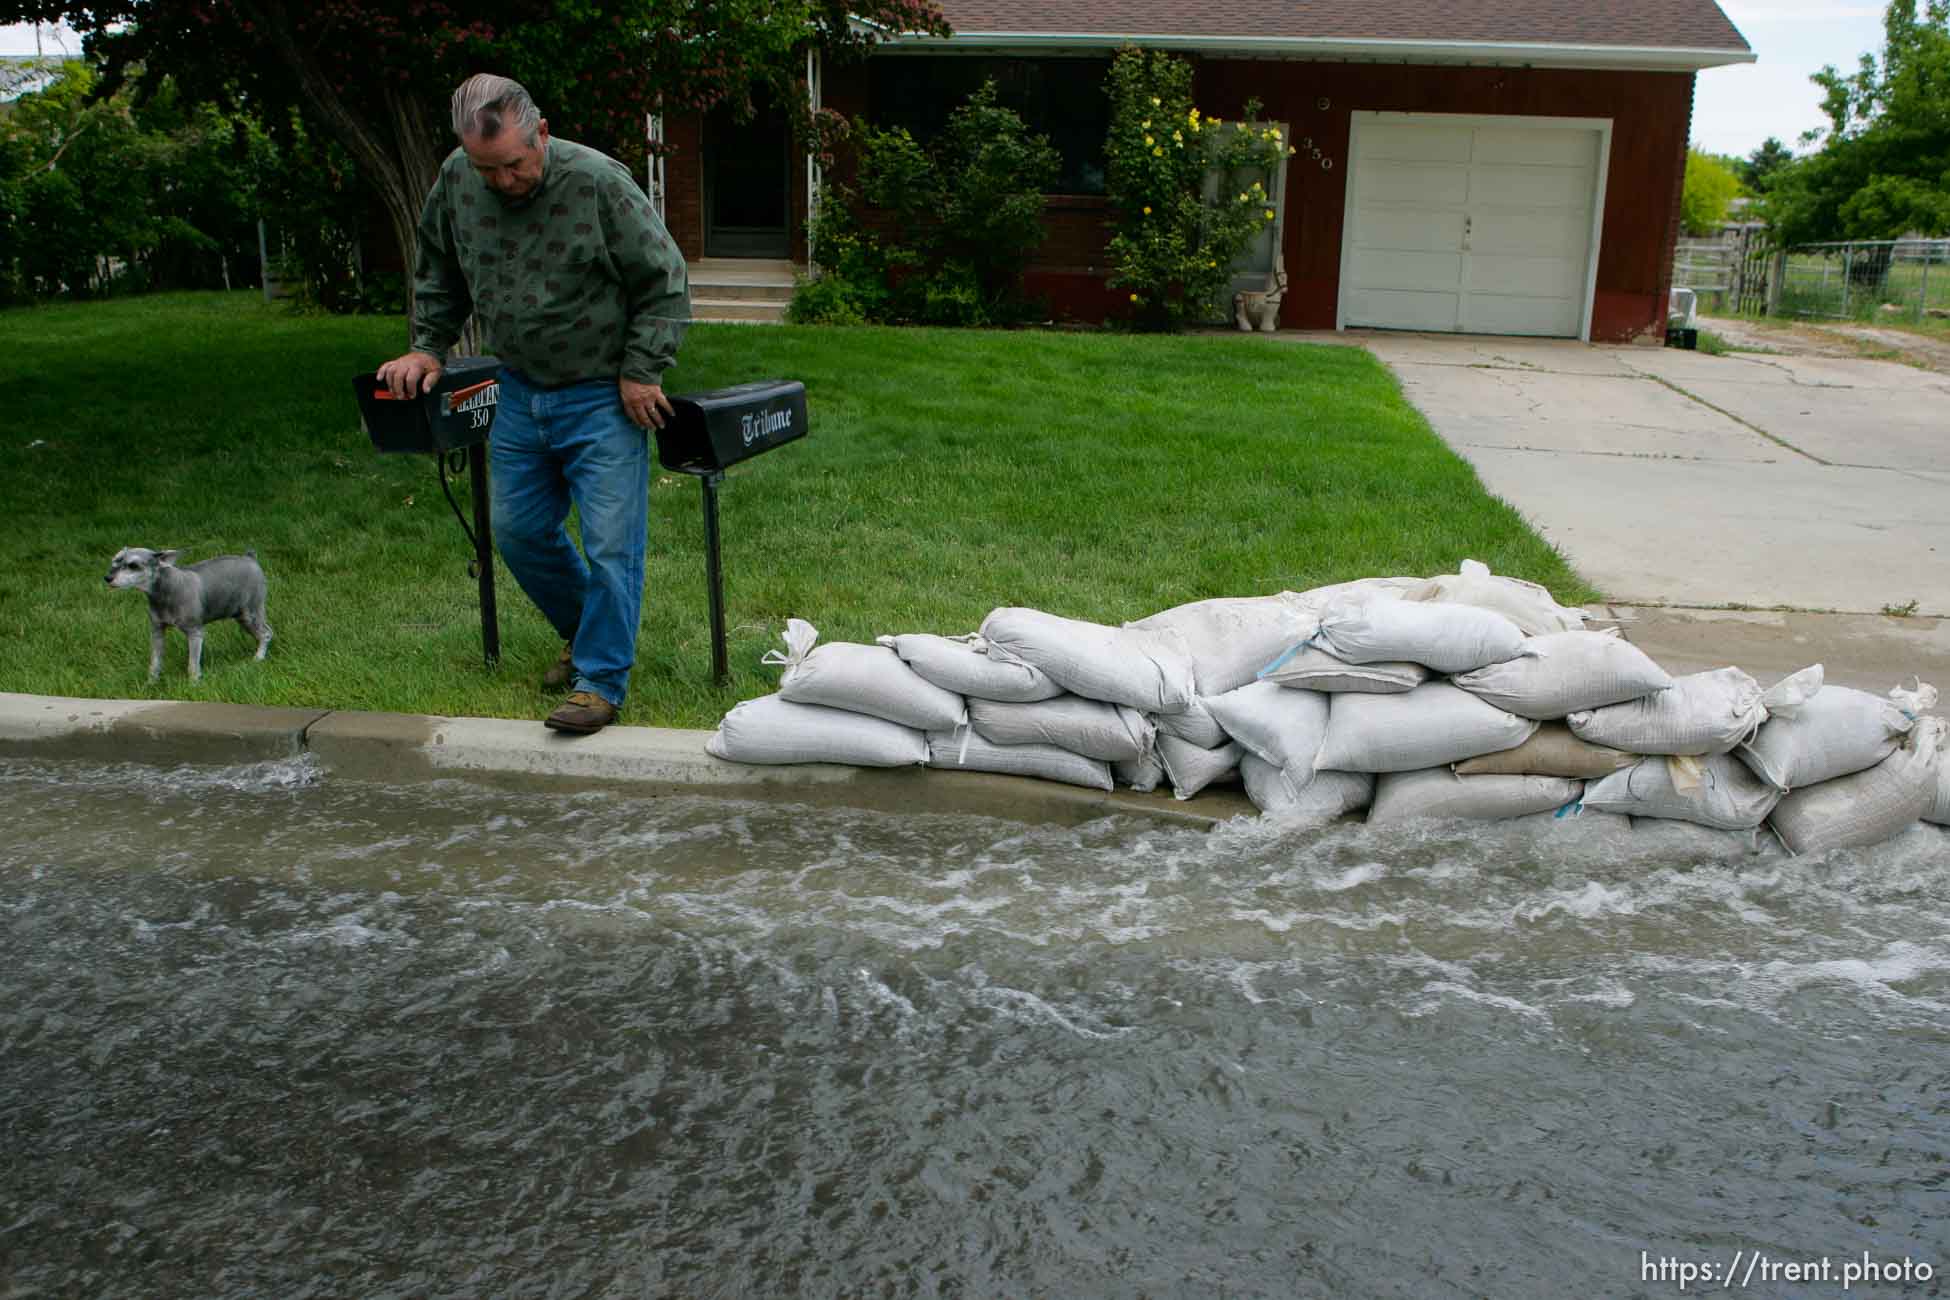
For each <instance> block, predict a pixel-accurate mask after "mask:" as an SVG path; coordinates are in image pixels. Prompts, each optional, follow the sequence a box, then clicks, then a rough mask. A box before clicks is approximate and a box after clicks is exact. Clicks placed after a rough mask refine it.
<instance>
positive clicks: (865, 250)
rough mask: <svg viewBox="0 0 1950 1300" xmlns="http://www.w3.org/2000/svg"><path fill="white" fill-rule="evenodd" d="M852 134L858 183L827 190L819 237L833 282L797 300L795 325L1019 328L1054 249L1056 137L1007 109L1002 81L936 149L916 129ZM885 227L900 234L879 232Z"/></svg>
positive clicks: (961, 112)
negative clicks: (1027, 297) (1047, 231)
mask: <svg viewBox="0 0 1950 1300" xmlns="http://www.w3.org/2000/svg"><path fill="white" fill-rule="evenodd" d="M853 130H854V132H855V138H856V139H857V142H858V145H859V170H858V186H857V189H856V188H854V187H850V186H847V185H844V184H834V185H831V186H829V187H828V189H827V192H826V196H825V201H824V202H823V204H822V210H821V213H820V215H819V218H818V222H817V226H816V229H815V231H814V246H815V248H816V250H817V252H818V255H819V259H820V262H821V263H822V265H823V266H824V267H825V268H826V274H825V275H823V276H822V277H821V278H820V279H819V280H817V281H815V282H814V283H813V284H812V285H809V286H805V287H804V288H802V289H801V291H800V293H799V294H798V295H795V298H794V311H793V313H792V315H793V318H794V319H795V320H824V321H830V322H834V323H843V322H852V321H856V320H917V321H922V322H925V323H928V324H936V325H990V324H999V323H1007V322H1010V321H1012V320H1016V319H1019V318H1020V317H1021V316H1022V314H1023V310H1024V304H1023V302H1022V296H1021V277H1022V272H1023V269H1024V268H1025V267H1027V266H1028V265H1029V259H1030V257H1031V256H1032V255H1033V254H1034V252H1035V250H1036V248H1037V246H1038V245H1040V244H1041V243H1042V242H1043V194H1044V192H1045V191H1047V190H1048V189H1049V187H1050V186H1051V185H1053V184H1055V182H1056V177H1057V173H1058V172H1059V170H1060V169H1061V165H1062V163H1061V159H1060V157H1059V156H1058V154H1057V151H1056V149H1055V147H1054V146H1053V145H1051V144H1050V142H1049V139H1048V138H1047V137H1046V136H1042V135H1032V134H1031V133H1030V132H1029V129H1028V127H1026V126H1025V125H1024V124H1023V120H1022V118H1021V117H1019V116H1017V114H1016V113H1015V111H1014V110H1013V109H1008V108H1004V107H1002V106H1001V104H999V103H998V102H997V95H996V88H995V83H994V82H993V81H988V82H984V83H983V84H982V86H981V88H980V89H979V90H977V91H976V92H975V93H974V94H973V95H971V96H969V98H968V102H967V103H965V104H962V105H961V106H960V107H958V108H957V109H955V111H954V113H953V114H951V115H950V116H949V118H948V123H947V126H946V128H945V129H944V130H943V131H942V132H941V135H940V137H939V138H938V139H936V140H933V141H930V142H928V143H927V144H925V145H924V144H922V143H921V142H920V141H918V140H916V139H915V138H914V137H913V136H912V135H911V134H909V133H908V131H907V129H906V128H905V127H892V128H887V129H881V128H876V127H873V126H871V125H869V124H867V123H865V122H861V123H858V124H856V126H855V127H854V128H853ZM876 210H877V211H876ZM876 218H877V219H876ZM886 227H891V228H892V230H893V232H895V233H894V235H893V236H892V237H889V236H888V235H885V234H882V233H879V231H880V230H881V229H884V228H886Z"/></svg>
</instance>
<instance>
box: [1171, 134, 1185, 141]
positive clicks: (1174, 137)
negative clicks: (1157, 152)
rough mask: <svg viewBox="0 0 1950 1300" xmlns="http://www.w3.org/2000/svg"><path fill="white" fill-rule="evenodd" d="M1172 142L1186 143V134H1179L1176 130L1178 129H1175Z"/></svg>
mask: <svg viewBox="0 0 1950 1300" xmlns="http://www.w3.org/2000/svg"><path fill="white" fill-rule="evenodd" d="M1171 142H1172V143H1173V144H1184V143H1185V137H1184V136H1182V135H1180V134H1179V133H1178V132H1176V131H1173V132H1172V133H1171Z"/></svg>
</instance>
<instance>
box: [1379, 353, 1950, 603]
mask: <svg viewBox="0 0 1950 1300" xmlns="http://www.w3.org/2000/svg"><path fill="white" fill-rule="evenodd" d="M1340 338H1341V340H1342V341H1347V342H1359V343H1360V344H1362V345H1364V346H1366V347H1367V348H1368V349H1369V350H1370V351H1371V352H1373V353H1374V354H1375V355H1376V356H1377V357H1379V358H1380V359H1381V360H1382V361H1384V362H1386V363H1387V364H1388V366H1389V367H1390V368H1391V369H1392V370H1393V371H1394V372H1395V374H1396V375H1397V376H1398V377H1399V378H1400V380H1401V384H1402V388H1403V391H1404V392H1405V393H1406V394H1407V396H1408V399H1409V400H1410V401H1411V402H1413V403H1414V404H1415V405H1416V406H1417V407H1418V408H1420V409H1421V410H1422V412H1423V413H1424V414H1425V415H1427V416H1428V418H1429V422H1430V424H1431V425H1433V426H1434V428H1435V430H1436V432H1437V433H1438V434H1440V435H1441V436H1442V437H1443V438H1444V439H1446V440H1447V441H1448V442H1449V444H1450V445H1451V446H1453V447H1454V448H1455V449H1456V450H1457V451H1458V452H1459V453H1461V454H1462V455H1463V456H1464V457H1465V458H1467V459H1468V460H1469V462H1470V463H1471V464H1472V465H1474V466H1475V467H1476V472H1477V474H1478V475H1480V476H1481V478H1482V480H1483V483H1484V485H1485V486H1486V487H1488V488H1489V490H1490V491H1491V492H1493V493H1495V494H1496V495H1497V496H1500V497H1502V498H1503V499H1504V500H1506V501H1508V502H1510V503H1511V504H1512V505H1514V506H1515V507H1516V508H1517V509H1518V510H1520V511H1521V512H1522V513H1523V514H1524V516H1525V517H1526V518H1528V519H1529V520H1530V522H1531V523H1532V524H1533V525H1534V526H1535V527H1536V528H1537V530H1538V531H1539V532H1540V533H1542V534H1543V535H1544V536H1545V537H1546V538H1548V539H1549V540H1550V541H1551V542H1552V543H1553V544H1554V545H1555V546H1557V548H1558V549H1559V550H1560V551H1562V552H1563V553H1564V555H1565V556H1566V557H1567V558H1568V559H1569V560H1570V561H1571V563H1572V564H1573V565H1574V566H1575V567H1576V568H1577V569H1578V571H1579V572H1580V573H1582V574H1583V575H1584V576H1585V577H1586V578H1587V579H1589V580H1590V581H1591V582H1592V583H1593V584H1595V585H1596V586H1597V587H1598V588H1599V589H1600V590H1602V591H1604V592H1605V594H1606V596H1607V597H1608V598H1609V600H1610V601H1612V602H1613V603H1615V604H1620V605H1632V606H1644V605H1680V606H1697V607H1725V606H1734V607H1740V606H1746V607H1760V608H1772V607H1788V608H1793V609H1802V610H1834V611H1847V612H1858V613H1871V614H1874V613H1880V612H1883V611H1884V610H1885V608H1887V609H1891V610H1900V609H1904V608H1905V607H1909V608H1911V609H1913V610H1914V612H1916V613H1920V614H1926V615H1944V614H1950V376H1945V375H1941V374H1933V373H1931V372H1929V371H1925V370H1918V369H1915V368H1912V367H1909V366H1904V365H1900V364H1897V363H1895V362H1889V361H1866V360H1855V359H1843V358H1835V357H1814V356H1779V355H1761V354H1755V353H1735V354H1731V355H1728V356H1723V357H1713V356H1708V355H1707V354H1705V353H1701V352H1684V351H1680V350H1678V349H1667V348H1646V347H1628V346H1607V345H1590V344H1582V343H1575V342H1568V341H1562V340H1545V339H1511V338H1489V337H1476V336H1458V335H1449V334H1443V335H1433V334H1397V333H1389V332H1381V331H1350V332H1348V333H1347V334H1345V335H1342V336H1340ZM1911 602H1914V605H1913V606H1912V605H1911Z"/></svg>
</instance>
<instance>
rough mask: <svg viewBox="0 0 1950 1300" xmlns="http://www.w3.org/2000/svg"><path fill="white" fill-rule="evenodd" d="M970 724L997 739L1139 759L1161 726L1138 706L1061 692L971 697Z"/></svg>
mask: <svg viewBox="0 0 1950 1300" xmlns="http://www.w3.org/2000/svg"><path fill="white" fill-rule="evenodd" d="M968 721H969V725H971V726H973V727H974V728H975V731H976V733H977V734H978V735H980V736H981V737H982V739H984V740H986V741H988V742H990V743H991V744H995V745H1055V746H1056V747H1057V748H1059V749H1067V750H1069V751H1070V752H1071V753H1073V754H1081V755H1083V756H1084V757H1085V758H1096V759H1102V760H1104V761H1105V762H1124V761H1128V760H1131V759H1135V758H1137V757H1139V756H1140V755H1142V754H1144V753H1145V752H1146V751H1147V750H1149V749H1150V748H1151V742H1152V738H1153V737H1154V736H1155V735H1156V734H1157V732H1156V729H1155V728H1154V727H1152V725H1151V723H1150V722H1149V721H1147V720H1146V719H1145V716H1144V715H1143V714H1142V713H1139V712H1138V711H1137V710H1136V709H1132V708H1127V707H1125V706H1124V705H1121V704H1105V703H1104V702H1102V701H1101V700H1086V699H1084V698H1083V697H1082V696H1081V695H1059V696H1057V697H1056V698H1055V699H1053V700H1037V701H1036V702H1035V703H1033V704H1005V703H1002V702H1001V701H998V700H970V701H969V702H968Z"/></svg>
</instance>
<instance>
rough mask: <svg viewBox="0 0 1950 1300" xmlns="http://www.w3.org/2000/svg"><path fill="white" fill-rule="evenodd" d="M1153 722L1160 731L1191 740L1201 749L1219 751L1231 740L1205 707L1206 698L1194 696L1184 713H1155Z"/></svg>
mask: <svg viewBox="0 0 1950 1300" xmlns="http://www.w3.org/2000/svg"><path fill="white" fill-rule="evenodd" d="M1151 721H1152V723H1153V724H1155V725H1156V726H1157V728H1158V730H1159V731H1162V732H1165V733H1166V734H1168V735H1173V736H1176V737H1178V738H1179V739H1180V740H1189V741H1191V742H1192V743H1193V744H1194V745H1197V746H1198V747H1199V748H1201V749H1217V748H1218V747H1219V746H1221V745H1223V744H1225V743H1226V741H1228V740H1230V739H1231V737H1230V736H1228V735H1226V731H1225V728H1224V727H1221V726H1220V725H1219V720H1218V719H1217V718H1215V717H1213V716H1212V710H1210V709H1208V708H1206V707H1205V697H1204V696H1193V697H1192V702H1191V703H1190V704H1189V705H1187V706H1186V708H1185V711H1184V712H1183V713H1154V714H1152V715H1151Z"/></svg>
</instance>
